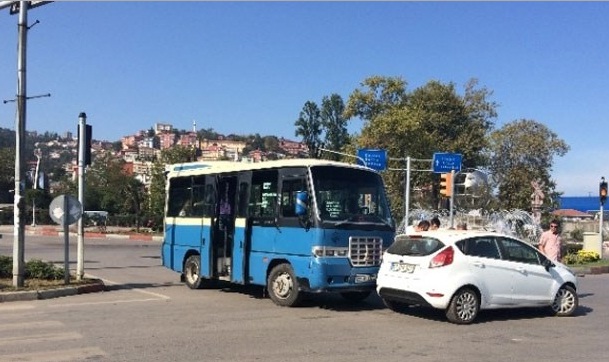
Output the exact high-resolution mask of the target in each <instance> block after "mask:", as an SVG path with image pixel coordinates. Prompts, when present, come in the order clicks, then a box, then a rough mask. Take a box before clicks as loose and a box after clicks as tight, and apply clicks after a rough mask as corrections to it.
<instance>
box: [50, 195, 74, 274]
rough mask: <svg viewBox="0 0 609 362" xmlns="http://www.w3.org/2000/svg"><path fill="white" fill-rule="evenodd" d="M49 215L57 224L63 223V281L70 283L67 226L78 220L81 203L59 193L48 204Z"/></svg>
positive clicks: (68, 232)
mask: <svg viewBox="0 0 609 362" xmlns="http://www.w3.org/2000/svg"><path fill="white" fill-rule="evenodd" d="M49 216H51V219H53V221H55V222H56V223H57V224H59V225H63V236H64V261H63V263H64V264H63V267H64V282H65V283H66V284H69V283H70V230H69V226H70V225H72V224H74V223H75V222H77V221H78V220H80V218H81V216H82V204H81V203H80V201H78V199H76V198H75V197H74V196H71V195H59V196H57V197H56V198H54V199H53V201H51V204H50V205H49Z"/></svg>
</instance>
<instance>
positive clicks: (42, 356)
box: [0, 347, 106, 362]
mask: <svg viewBox="0 0 609 362" xmlns="http://www.w3.org/2000/svg"><path fill="white" fill-rule="evenodd" d="M104 356H106V353H105V352H104V351H103V350H102V349H100V348H97V347H87V348H75V349H63V350H59V351H44V352H30V353H19V354H11V355H5V356H0V362H14V361H27V362H50V361H85V360H94V359H98V358H100V357H104Z"/></svg>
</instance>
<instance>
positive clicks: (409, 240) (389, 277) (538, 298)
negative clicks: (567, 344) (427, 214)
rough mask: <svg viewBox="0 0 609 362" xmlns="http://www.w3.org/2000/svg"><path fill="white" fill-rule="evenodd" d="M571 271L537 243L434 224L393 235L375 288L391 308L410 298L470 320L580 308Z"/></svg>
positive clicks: (463, 321) (560, 313) (568, 311)
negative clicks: (503, 312) (500, 312)
mask: <svg viewBox="0 0 609 362" xmlns="http://www.w3.org/2000/svg"><path fill="white" fill-rule="evenodd" d="M576 291H577V277H576V276H575V274H574V273H573V272H572V271H571V270H570V269H569V268H568V267H567V266H565V265H563V264H561V263H558V262H552V261H550V260H549V259H548V258H546V257H545V256H544V255H543V254H542V253H540V252H539V251H538V250H537V249H536V248H534V247H533V246H531V245H529V244H528V243H526V242H523V241H521V240H518V239H516V238H514V237H512V236H509V235H503V234H499V233H494V232H488V231H459V230H438V231H427V232H416V233H413V234H410V235H406V234H404V235H398V236H397V237H396V239H395V241H394V243H393V244H392V245H391V246H390V247H389V248H388V249H387V251H386V252H385V253H384V255H383V262H382V264H381V268H380V270H379V275H378V280H377V292H378V294H379V296H380V297H381V298H382V299H383V301H384V302H385V305H386V306H387V307H389V308H391V309H393V310H395V311H400V310H403V308H404V307H406V306H409V305H419V306H426V307H432V308H437V309H442V310H445V313H446V317H447V318H448V320H449V321H450V322H453V323H457V324H468V323H472V322H473V321H474V320H475V319H476V317H477V316H478V312H479V311H480V310H481V309H498V308H516V307H544V306H547V307H550V310H551V311H552V312H553V313H554V314H555V315H558V316H568V315H571V314H573V312H574V311H575V310H576V309H577V307H578V303H579V301H578V296H577V292H576Z"/></svg>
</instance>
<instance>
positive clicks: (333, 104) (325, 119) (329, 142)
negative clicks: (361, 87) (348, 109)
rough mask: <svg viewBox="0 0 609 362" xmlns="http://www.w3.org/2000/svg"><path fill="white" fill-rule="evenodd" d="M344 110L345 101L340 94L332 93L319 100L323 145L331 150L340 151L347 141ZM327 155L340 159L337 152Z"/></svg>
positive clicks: (347, 134)
mask: <svg viewBox="0 0 609 362" xmlns="http://www.w3.org/2000/svg"><path fill="white" fill-rule="evenodd" d="M344 111H345V103H344V102H343V99H342V98H341V96H339V95H338V94H332V95H331V96H330V97H328V96H325V97H323V99H322V102H321V125H322V127H323V130H324V131H325V135H326V137H325V142H324V145H325V147H326V148H329V149H331V150H333V151H341V150H342V149H343V146H345V145H346V144H347V143H348V142H349V133H348V132H347V119H345V117H344V116H343V112H344ZM329 157H330V158H331V159H334V160H338V159H340V157H339V156H338V155H337V154H331V155H330V156H329Z"/></svg>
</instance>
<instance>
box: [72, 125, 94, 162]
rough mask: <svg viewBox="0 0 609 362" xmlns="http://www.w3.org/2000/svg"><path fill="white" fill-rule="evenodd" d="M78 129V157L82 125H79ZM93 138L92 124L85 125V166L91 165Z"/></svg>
mask: <svg viewBox="0 0 609 362" xmlns="http://www.w3.org/2000/svg"><path fill="white" fill-rule="evenodd" d="M77 127H78V128H77V129H76V131H77V132H78V143H77V146H76V147H77V148H76V150H77V152H76V155H77V157H79V156H78V152H79V151H80V124H79V125H77ZM92 137H93V126H91V125H90V124H85V166H86V165H90V164H91V140H92Z"/></svg>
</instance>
